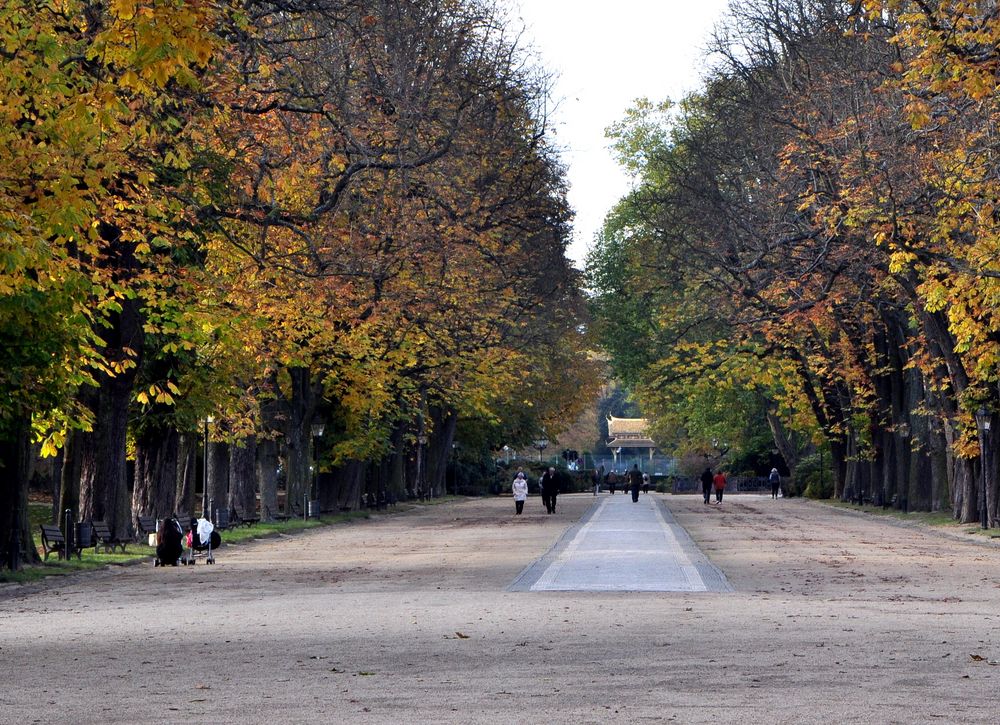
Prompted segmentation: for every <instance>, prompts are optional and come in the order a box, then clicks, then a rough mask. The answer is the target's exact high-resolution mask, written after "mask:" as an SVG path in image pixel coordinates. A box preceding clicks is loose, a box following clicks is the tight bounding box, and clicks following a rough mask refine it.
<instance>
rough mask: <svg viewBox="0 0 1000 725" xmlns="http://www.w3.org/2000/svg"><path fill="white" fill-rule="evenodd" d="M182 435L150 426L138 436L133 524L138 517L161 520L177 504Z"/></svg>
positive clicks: (136, 521) (172, 510)
mask: <svg viewBox="0 0 1000 725" xmlns="http://www.w3.org/2000/svg"><path fill="white" fill-rule="evenodd" d="M179 446H180V434H179V433H178V432H177V431H176V430H174V429H173V428H149V429H147V430H145V431H143V432H142V433H141V434H139V435H138V436H137V437H136V442H135V482H134V484H133V486H132V516H133V517H134V518H133V521H132V523H133V525H135V526H136V527H138V524H139V519H138V517H139V516H153V517H154V518H157V519H162V518H164V517H165V516H167V515H168V514H170V513H173V512H174V511H175V510H176V508H177V506H176V503H177V499H176V496H177V455H178V450H179Z"/></svg>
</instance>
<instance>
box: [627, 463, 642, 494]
mask: <svg viewBox="0 0 1000 725" xmlns="http://www.w3.org/2000/svg"><path fill="white" fill-rule="evenodd" d="M628 484H629V488H630V489H631V490H632V503H637V502H638V501H639V488H640V487H641V486H642V473H641V472H640V471H639V464H638V463H633V464H632V470H631V471H629V472H628Z"/></svg>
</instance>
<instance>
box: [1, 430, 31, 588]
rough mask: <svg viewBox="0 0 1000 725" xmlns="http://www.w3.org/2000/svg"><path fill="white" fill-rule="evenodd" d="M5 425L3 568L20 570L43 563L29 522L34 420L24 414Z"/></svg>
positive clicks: (3, 448)
mask: <svg viewBox="0 0 1000 725" xmlns="http://www.w3.org/2000/svg"><path fill="white" fill-rule="evenodd" d="M6 425H7V427H8V430H9V431H10V432H9V434H8V435H7V436H5V437H4V438H2V439H0V567H2V568H5V569H11V570H17V569H20V568H21V565H22V564H38V563H40V560H41V559H40V557H39V556H38V551H37V550H36V549H35V545H34V542H33V541H32V538H31V523H30V521H29V520H28V468H29V456H30V451H31V446H30V445H29V434H30V431H31V420H30V418H29V417H28V416H26V415H25V416H23V417H21V418H15V419H12V420H9V421H7V423H6Z"/></svg>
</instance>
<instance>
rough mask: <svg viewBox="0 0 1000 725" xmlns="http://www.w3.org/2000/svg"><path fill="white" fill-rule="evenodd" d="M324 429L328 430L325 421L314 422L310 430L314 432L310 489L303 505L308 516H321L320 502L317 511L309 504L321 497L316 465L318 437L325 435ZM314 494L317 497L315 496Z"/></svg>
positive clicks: (311, 444)
mask: <svg viewBox="0 0 1000 725" xmlns="http://www.w3.org/2000/svg"><path fill="white" fill-rule="evenodd" d="M324 430H326V426H325V425H324V424H323V423H313V424H312V427H311V430H310V432H311V433H312V437H310V439H309V444H310V446H311V447H312V454H311V455H310V456H309V459H310V460H309V463H310V466H309V473H310V474H311V475H310V476H309V488H310V490H309V491H308V492H307V493H306V496H305V498H306V500H305V502H304V504H305V505H304V506H303V507H302V511H303V513H304V514H305V516H306V517H308V516H314V517H316V518H318V517H319V504H318V503H317V504H316V510H315V511H310V510H309V504H310V502H311V501H315V500H316V498H319V492H318V491H316V477H317V468H318V467H317V465H316V439H317V438H322V437H323V431H324ZM314 496H315V497H316V498H313V497H314Z"/></svg>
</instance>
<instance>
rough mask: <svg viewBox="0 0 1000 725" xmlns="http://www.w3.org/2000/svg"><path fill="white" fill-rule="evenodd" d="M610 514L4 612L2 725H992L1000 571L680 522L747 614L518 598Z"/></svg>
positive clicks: (401, 543)
mask: <svg viewBox="0 0 1000 725" xmlns="http://www.w3.org/2000/svg"><path fill="white" fill-rule="evenodd" d="M651 495H652V494H651ZM593 501H594V499H593V496H590V495H573V496H562V497H560V512H559V513H558V514H557V515H555V516H546V515H545V514H544V513H542V512H541V505H540V503H539V500H538V498H537V497H532V498H531V499H529V501H528V507H527V509H526V514H525V515H524V516H522V517H519V518H517V519H515V518H514V516H512V515H511V514H512V513H513V511H512V509H513V505H512V503H511V502H510V500H509V499H488V500H469V501H462V502H457V503H449V504H442V505H435V506H426V507H419V508H418V509H416V510H414V511H412V512H409V513H404V514H395V515H391V516H382V517H378V518H375V519H373V520H370V521H362V522H356V523H353V524H347V525H341V526H336V527H330V528H328V529H324V530H321V531H313V532H309V533H305V534H301V535H297V536H294V537H283V538H281V539H278V540H275V539H271V540H265V541H260V542H255V543H253V544H249V545H244V546H239V547H233V546H230V547H226V548H224V549H223V550H222V551H220V552H219V554H218V563H217V564H216V565H215V566H206V565H205V564H204V562H199V563H198V565H197V566H194V567H178V568H176V569H174V568H169V567H168V568H166V569H154V568H153V567H152V565H151V564H150V565H142V566H131V567H120V568H113V569H111V570H109V571H108V572H107V573H102V574H99V575H96V576H95V575H88V576H75V577H73V578H72V579H67V578H62V579H52V580H49V582H48V583H46V584H45V585H43V586H35V587H30V588H25V587H11V586H8V587H5V588H3V589H0V682H2V683H3V684H2V686H0V721H2V722H3V723H24V722H52V721H61V722H77V723H90V722H94V723H97V722H99V723H109V724H110V723H140V722H141V723H148V722H154V721H156V722H160V723H203V722H219V723H244V722H246V723H263V722H270V723H285V722H287V723H312V722H315V723H320V722H322V723H341V722H344V723H368V722H372V723H375V722H377V723H424V722H428V723H429V722H454V723H478V722H532V723H534V722H539V723H604V722H623V723H624V722H628V723H632V722H650V721H653V722H681V723H700V722H706V723H708V722H710V723H811V722H829V723H850V722H858V723H860V722H865V723H870V722H877V723H919V722H963V723H970V722H983V723H985V722H990V723H994V722H998V721H1000V708H998V705H1000V692H998V689H997V688H998V685H1000V666H996V664H997V662H998V661H1000V630H998V625H1000V549H998V548H996V547H992V546H989V545H984V544H976V543H972V542H969V541H963V540H960V539H958V538H955V537H949V536H944V535H941V534H939V533H936V532H934V531H928V530H924V529H919V528H913V527H906V526H900V525H894V524H892V523H889V522H886V521H885V520H882V519H878V518H874V517H867V516H862V515H856V514H852V513H844V512H841V511H837V510H833V509H831V508H829V507H824V506H821V505H818V504H815V503H811V502H808V501H802V500H778V501H772V500H771V499H770V498H764V497H754V496H740V497H731V498H730V499H727V501H726V502H725V503H724V504H723V506H722V507H721V509H720V508H716V507H714V506H705V505H704V504H702V503H701V500H700V497H695V496H685V497H670V498H668V501H667V502H668V505H669V506H670V508H671V510H672V511H673V512H674V515H675V517H676V518H677V520H678V522H679V523H681V524H682V525H683V526H685V528H686V529H687V530H688V532H689V533H690V534H691V536H692V538H693V539H694V540H695V541H696V542H697V543H698V544H699V545H700V546H701V547H702V549H703V551H705V553H706V554H708V556H709V557H710V558H711V560H712V561H713V562H714V563H715V564H716V565H717V566H718V567H719V568H720V569H721V570H722V571H723V572H724V573H725V575H726V576H727V577H728V579H729V582H730V583H731V584H732V585H733V588H734V589H735V591H734V592H732V593H725V594H708V593H699V594H690V593H687V594H663V593H655V594H654V593H643V594H638V593H572V592H508V591H506V587H507V586H508V585H509V584H510V583H511V582H512V581H513V580H514V578H515V577H516V576H517V575H518V573H519V572H521V571H522V569H524V567H526V566H527V565H529V564H530V563H531V562H532V561H533V560H534V559H536V558H537V557H539V556H541V555H542V554H543V553H544V552H545V551H547V550H548V549H549V547H550V546H552V544H554V543H555V542H556V541H557V540H558V539H559V537H560V536H561V535H562V534H563V532H564V531H565V530H566V529H567V528H568V526H569V525H571V524H572V523H574V522H575V521H576V520H577V519H578V518H579V517H580V516H581V515H582V514H583V513H584V512H585V511H586V510H587V509H588V508H589V507H590V506H591V505H592V504H593ZM980 658H981V659H980Z"/></svg>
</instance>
